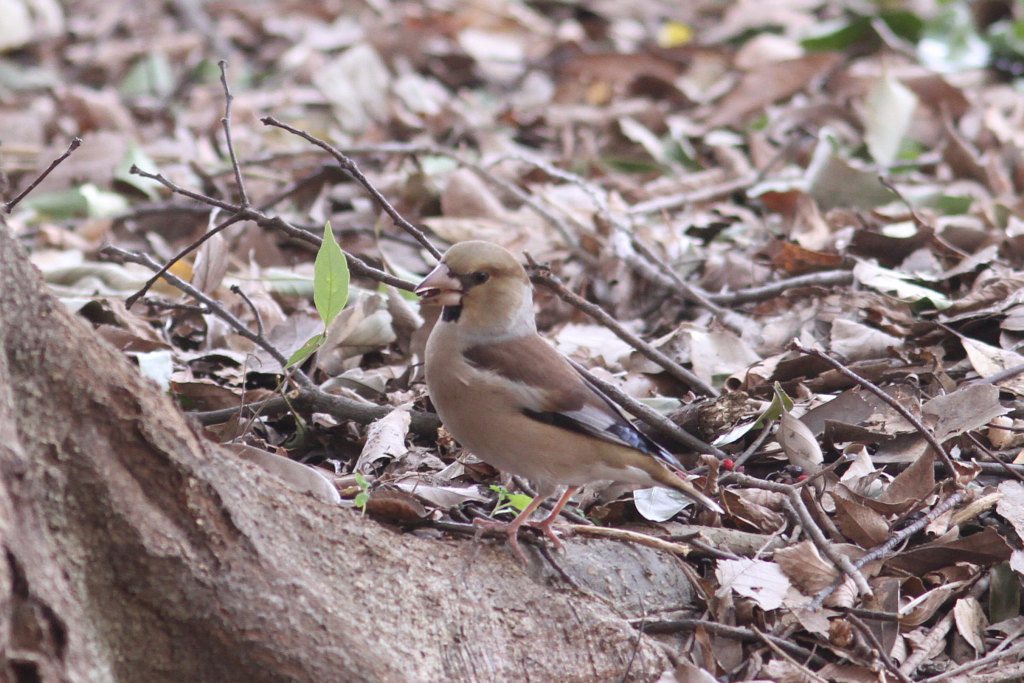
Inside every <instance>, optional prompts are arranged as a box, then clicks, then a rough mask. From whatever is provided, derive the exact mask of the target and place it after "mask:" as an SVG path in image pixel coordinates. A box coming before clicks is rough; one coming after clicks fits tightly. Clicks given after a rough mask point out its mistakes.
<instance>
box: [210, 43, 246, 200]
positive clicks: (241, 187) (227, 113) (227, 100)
mask: <svg viewBox="0 0 1024 683" xmlns="http://www.w3.org/2000/svg"><path fill="white" fill-rule="evenodd" d="M217 66H219V67H220V83H221V85H222V86H223V87H224V118H222V119H221V120H220V123H221V125H222V126H223V127H224V139H225V140H226V141H227V145H228V156H229V157H230V158H231V168H232V169H234V171H235V185H237V186H238V196H239V197H240V198H241V200H242V206H249V195H248V194H246V192H245V181H244V180H243V179H242V169H241V168H239V166H238V157H236V156H235V143H234V141H233V140H232V139H231V103H232V102H233V101H234V99H235V98H234V96H233V95H232V94H231V88H229V87H228V63H227V61H226V60H223V59H222V60H220V61H219V62H217Z"/></svg>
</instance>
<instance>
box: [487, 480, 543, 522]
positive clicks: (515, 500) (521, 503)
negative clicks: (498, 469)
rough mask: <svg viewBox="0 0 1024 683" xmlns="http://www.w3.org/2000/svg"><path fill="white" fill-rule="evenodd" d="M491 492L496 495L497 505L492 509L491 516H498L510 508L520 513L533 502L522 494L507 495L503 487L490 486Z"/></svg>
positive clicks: (506, 490)
mask: <svg viewBox="0 0 1024 683" xmlns="http://www.w3.org/2000/svg"><path fill="white" fill-rule="evenodd" d="M491 490H492V491H497V493H498V505H497V506H496V507H495V508H494V511H493V512H492V513H491V515H498V514H501V513H502V512H507V511H508V510H510V509H512V508H514V509H516V510H518V511H519V512H522V511H523V510H525V509H526V506H528V505H529V504H530V503H532V502H533V498H530V497H529V496H527V495H524V494H522V493H509V492H508V489H506V488H505V487H504V486H498V485H497V484H491Z"/></svg>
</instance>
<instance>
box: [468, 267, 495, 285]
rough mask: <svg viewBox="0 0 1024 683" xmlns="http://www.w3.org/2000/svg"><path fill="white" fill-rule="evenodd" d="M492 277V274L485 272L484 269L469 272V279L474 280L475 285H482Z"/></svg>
mask: <svg viewBox="0 0 1024 683" xmlns="http://www.w3.org/2000/svg"><path fill="white" fill-rule="evenodd" d="M490 279H491V274H490V273H485V272H484V271H482V270H478V271H477V272H475V273H470V274H469V281H470V282H472V283H473V284H474V285H482V284H483V283H485V282H487V281H488V280H490Z"/></svg>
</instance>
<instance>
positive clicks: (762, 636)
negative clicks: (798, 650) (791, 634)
mask: <svg viewBox="0 0 1024 683" xmlns="http://www.w3.org/2000/svg"><path fill="white" fill-rule="evenodd" d="M752 630H753V631H754V633H756V634H757V637H758V639H759V640H761V641H762V642H763V643H764V644H765V645H767V646H768V649H769V650H771V651H772V652H774V653H775V654H777V655H778V656H779V657H781V658H782V659H784V660H786V661H787V662H789V663H790V664H792V665H793V666H794V667H796V668H797V670H799V671H800V672H801V673H803V675H804V677H805V679H806V680H811V681H816V683H828V680H827V679H825V678H822V677H821V676H819V675H818V674H816V673H814V672H813V671H811V670H810V669H808V668H807V667H806V666H805V665H804V664H801V663H800V662H798V661H797V660H795V659H794V658H793V655H791V654H789V653H788V652H786V651H785V650H784V649H782V648H781V647H779V645H778V644H777V643H776V641H775V640H773V639H771V638H769V637H768V634H767V633H765V632H764V631H762V630H761V629H759V628H757V627H756V626H755V627H753V628H752Z"/></svg>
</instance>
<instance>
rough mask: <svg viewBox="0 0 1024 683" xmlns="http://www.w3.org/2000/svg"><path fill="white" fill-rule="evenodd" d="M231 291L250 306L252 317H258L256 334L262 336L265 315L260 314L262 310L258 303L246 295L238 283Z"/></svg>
mask: <svg viewBox="0 0 1024 683" xmlns="http://www.w3.org/2000/svg"><path fill="white" fill-rule="evenodd" d="M231 291H232V292H233V293H235V294H237V295H238V296H240V297H241V298H242V301H244V302H245V304H246V305H247V306H248V307H249V310H250V311H252V317H253V318H255V319H256V334H258V335H259V336H261V337H262V336H263V332H264V330H263V316H262V315H260V311H259V309H258V308H256V304H254V303H253V302H252V299H250V298H249V297H248V296H246V295H245V292H243V291H242V288H241V287H239V286H238V285H231Z"/></svg>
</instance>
